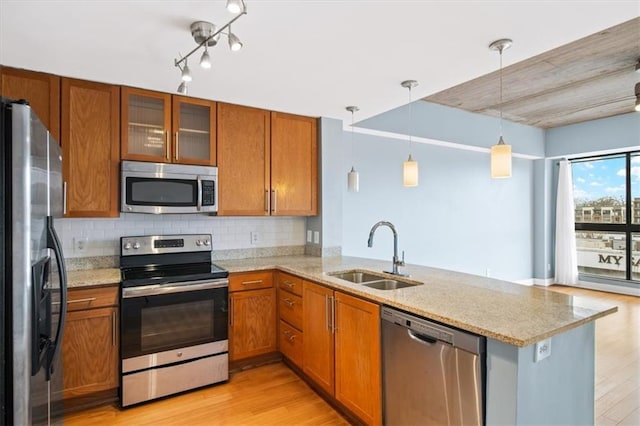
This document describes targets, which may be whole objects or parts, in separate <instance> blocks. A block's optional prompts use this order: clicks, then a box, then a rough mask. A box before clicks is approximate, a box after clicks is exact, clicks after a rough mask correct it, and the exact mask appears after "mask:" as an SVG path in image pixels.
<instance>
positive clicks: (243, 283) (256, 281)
mask: <svg viewBox="0 0 640 426" xmlns="http://www.w3.org/2000/svg"><path fill="white" fill-rule="evenodd" d="M253 284H262V280H253V281H242V285H253Z"/></svg>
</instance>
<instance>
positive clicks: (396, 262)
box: [367, 220, 407, 276]
mask: <svg viewBox="0 0 640 426" xmlns="http://www.w3.org/2000/svg"><path fill="white" fill-rule="evenodd" d="M383 225H384V226H388V227H389V228H390V229H391V232H393V268H392V270H391V271H384V272H388V273H390V274H394V275H402V276H407V274H402V273H400V272H399V271H398V266H404V250H403V251H402V260H400V259H398V232H397V231H396V227H395V226H393V223H391V222H387V221H384V220H381V221H380V222H378V223H376V224H375V225H373V227H371V231H369V241H368V242H367V245H368V246H369V247H373V234H374V233H375V232H376V229H378V227H380V226H383Z"/></svg>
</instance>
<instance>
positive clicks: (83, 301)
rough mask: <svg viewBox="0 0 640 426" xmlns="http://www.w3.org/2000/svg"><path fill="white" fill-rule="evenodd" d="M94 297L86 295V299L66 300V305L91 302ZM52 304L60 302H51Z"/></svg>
mask: <svg viewBox="0 0 640 426" xmlns="http://www.w3.org/2000/svg"><path fill="white" fill-rule="evenodd" d="M96 299H97V298H96V297H87V298H86V299H75V300H67V305H70V304H72V303H91V302H93V301H94V300H96ZM51 304H52V305H59V304H60V302H51Z"/></svg>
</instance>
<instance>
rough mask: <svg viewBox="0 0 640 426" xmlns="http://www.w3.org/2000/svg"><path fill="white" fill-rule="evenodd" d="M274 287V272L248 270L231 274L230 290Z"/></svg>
mask: <svg viewBox="0 0 640 426" xmlns="http://www.w3.org/2000/svg"><path fill="white" fill-rule="evenodd" d="M270 287H273V273H272V272H271V271H264V272H262V271H261V272H247V273H238V274H231V275H229V291H243V290H256V289H259V288H270Z"/></svg>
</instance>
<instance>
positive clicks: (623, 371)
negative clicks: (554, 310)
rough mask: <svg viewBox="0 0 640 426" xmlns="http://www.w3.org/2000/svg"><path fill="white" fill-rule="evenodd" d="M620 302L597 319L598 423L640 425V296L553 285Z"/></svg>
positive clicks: (605, 424) (622, 425) (576, 293)
mask: <svg viewBox="0 0 640 426" xmlns="http://www.w3.org/2000/svg"><path fill="white" fill-rule="evenodd" d="M550 289H551V290H554V291H561V292H563V293H568V294H572V295H581V296H588V297H591V298H595V299H600V300H603V301H606V302H609V303H612V304H615V305H617V306H618V312H616V313H615V314H613V315H609V316H606V317H604V318H601V319H599V320H597V321H596V389H595V393H596V395H595V397H596V425H599V426H610V425H620V426H627V425H640V297H636V296H625V295H620V294H614V293H605V292H602V291H594V290H586V289H578V288H572V287H564V286H552V287H550Z"/></svg>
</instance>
